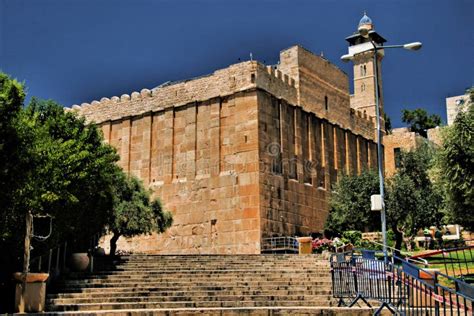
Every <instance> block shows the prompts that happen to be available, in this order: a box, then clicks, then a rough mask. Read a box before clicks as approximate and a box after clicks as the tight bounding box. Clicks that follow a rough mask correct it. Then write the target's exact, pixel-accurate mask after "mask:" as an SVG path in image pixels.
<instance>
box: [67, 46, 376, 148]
mask: <svg viewBox="0 0 474 316" xmlns="http://www.w3.org/2000/svg"><path fill="white" fill-rule="evenodd" d="M280 59H281V61H280V64H279V65H278V66H277V67H275V66H266V65H264V64H262V63H260V62H258V61H245V62H241V63H238V64H234V65H230V66H229V67H227V68H224V69H220V70H216V71H214V72H213V73H212V74H209V75H205V76H201V77H197V78H192V79H187V80H183V81H178V82H171V83H167V84H164V85H162V86H158V87H156V88H154V89H151V90H150V89H142V90H141V91H139V92H138V91H135V92H132V93H130V94H123V95H121V96H120V97H119V96H113V97H110V98H101V99H100V101H97V100H94V101H92V102H90V103H82V104H81V105H80V106H79V105H73V106H72V108H71V110H72V111H75V112H77V113H79V115H83V116H85V117H86V119H87V121H89V122H95V123H102V122H105V121H114V120H120V119H123V118H127V117H132V116H140V115H143V114H146V113H150V112H158V111H162V110H164V109H167V108H170V107H172V108H176V107H181V106H185V105H187V104H191V103H200V102H202V101H206V100H211V99H213V98H225V97H228V96H230V95H233V94H235V93H239V92H243V91H247V90H252V89H262V90H264V91H267V92H268V93H270V94H272V95H274V96H275V97H277V98H280V99H284V100H285V101H286V102H287V103H289V104H292V105H295V106H299V107H302V108H303V109H304V110H305V111H308V112H311V113H314V114H315V115H316V116H317V117H320V118H323V119H326V120H328V121H329V122H331V123H332V124H336V125H339V126H341V127H342V128H345V129H350V130H352V131H353V132H355V133H356V134H360V135H362V136H364V137H366V138H369V139H373V137H374V136H373V134H374V133H373V128H374V123H375V118H373V117H370V116H368V115H367V114H365V113H363V112H362V111H359V110H356V109H353V108H351V107H350V96H349V85H348V78H347V75H346V74H345V73H344V72H343V71H342V70H340V69H339V68H338V67H337V66H336V65H334V64H332V63H330V62H329V61H328V60H327V59H325V58H323V57H320V56H316V55H314V54H313V53H311V52H310V51H308V50H306V49H304V48H302V47H300V46H293V47H290V48H289V49H287V50H284V51H282V52H281V56H280ZM325 103H327V104H325ZM67 110H68V111H69V109H67Z"/></svg>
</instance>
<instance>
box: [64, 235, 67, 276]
mask: <svg viewBox="0 0 474 316" xmlns="http://www.w3.org/2000/svg"><path fill="white" fill-rule="evenodd" d="M66 253H67V241H66V242H65V243H64V252H63V269H64V268H66Z"/></svg>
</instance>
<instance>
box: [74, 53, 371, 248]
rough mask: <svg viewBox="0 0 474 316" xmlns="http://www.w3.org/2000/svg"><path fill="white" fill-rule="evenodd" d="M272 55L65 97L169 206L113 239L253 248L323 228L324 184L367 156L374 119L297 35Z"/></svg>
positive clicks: (355, 168) (132, 244) (131, 243)
mask: <svg viewBox="0 0 474 316" xmlns="http://www.w3.org/2000/svg"><path fill="white" fill-rule="evenodd" d="M281 56H282V57H281V62H280V65H279V66H278V67H273V66H268V67H267V66H265V65H262V64H260V63H258V62H256V61H248V62H243V63H239V64H235V65H231V66H229V67H228V68H225V69H222V70H218V71H215V72H214V73H213V74H211V75H208V76H204V77H200V78H196V79H191V80H186V81H182V82H177V83H171V84H169V85H167V86H163V87H159V88H155V89H152V90H147V89H143V90H142V91H141V92H139V93H138V92H133V93H132V94H131V95H130V96H129V95H122V96H121V97H120V98H119V97H112V98H110V99H109V98H103V99H101V101H100V102H99V101H94V102H92V103H91V104H83V105H81V106H73V107H72V110H73V111H76V112H77V113H78V114H79V115H83V116H85V117H86V119H87V121H88V122H95V123H96V124H98V125H99V126H100V128H101V129H102V131H103V134H104V138H105V141H106V142H108V143H110V144H111V145H112V146H114V147H115V148H116V149H117V151H118V153H119V154H120V161H119V165H120V166H121V167H122V168H123V169H124V170H125V171H126V172H128V173H130V174H133V175H135V176H137V177H139V178H141V179H142V180H143V182H144V184H145V185H147V186H149V187H150V188H151V189H152V190H153V192H154V196H157V197H160V198H161V199H162V201H163V202H164V205H165V207H166V208H167V209H168V210H170V211H171V212H172V213H173V216H174V224H173V226H172V227H171V228H170V229H169V230H168V231H167V232H165V233H164V234H162V235H151V236H141V237H136V238H131V239H123V240H119V245H118V246H119V249H123V250H131V251H135V252H148V253H168V254H170V253H220V254H225V253H259V252H260V244H261V239H262V238H264V237H267V236H275V235H283V236H288V235H295V234H298V235H305V234H309V233H311V232H317V231H320V230H322V229H323V226H324V221H325V220H326V217H327V213H328V198H329V195H330V191H331V185H332V184H334V183H335V182H336V181H337V179H338V177H339V176H340V175H341V174H343V173H359V172H360V171H361V170H362V169H364V168H371V167H374V166H376V160H377V159H376V158H377V156H376V146H375V143H374V141H373V139H374V122H373V119H369V118H367V116H364V115H363V114H362V113H361V112H357V111H355V110H354V109H351V108H350V106H349V92H348V79H347V76H346V75H345V74H344V73H343V72H342V71H340V70H339V69H337V67H335V66H334V65H332V64H330V63H329V62H328V61H327V60H325V59H322V58H320V57H318V56H315V55H313V54H312V53H310V52H308V51H307V50H305V49H303V48H301V47H299V46H294V47H291V48H289V49H287V50H285V51H283V52H282V53H281ZM292 56H293V57H292ZM295 56H296V57H295Z"/></svg>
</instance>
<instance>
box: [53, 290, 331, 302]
mask: <svg viewBox="0 0 474 316" xmlns="http://www.w3.org/2000/svg"><path fill="white" fill-rule="evenodd" d="M331 299H332V296H329V295H321V294H316V295H309V294H303V295H274V294H268V295H265V294H257V295H224V294H221V293H216V294H215V295H204V296H174V295H167V296H162V295H147V296H134V297H129V296H115V297H103V296H102V295H101V296H100V297H97V296H95V297H88V298H57V299H48V301H47V303H48V304H55V305H71V304H85V303H90V304H92V303H95V304H98V303H100V304H105V303H123V302H129V303H136V302H139V303H142V302H143V303H147V302H154V301H159V302H196V301H199V302H207V301H239V302H240V301H309V300H311V301H318V302H321V303H322V304H323V305H326V304H325V303H326V302H328V301H330V300H331Z"/></svg>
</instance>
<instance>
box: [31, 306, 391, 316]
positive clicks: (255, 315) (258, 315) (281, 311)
mask: <svg viewBox="0 0 474 316" xmlns="http://www.w3.org/2000/svg"><path fill="white" fill-rule="evenodd" d="M373 312H375V309H372V308H369V307H351V308H349V307H319V306H315V307H310V306H289V307H285V306H274V307H209V308H172V309H171V308H154V309H151V308H150V309H121V310H97V311H94V315H108V316H139V315H147V316H170V315H177V316H184V315H186V316H189V315H206V316H222V315H226V316H227V315H228V316H242V315H248V316H269V315H272V316H287V315H292V316H293V315H294V316H310V315H311V316H314V315H321V316H369V315H372V314H373ZM29 315H32V316H49V315H51V316H53V315H70V316H83V315H91V313H90V311H69V312H46V313H41V314H29ZM383 315H385V313H384V314H383Z"/></svg>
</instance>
